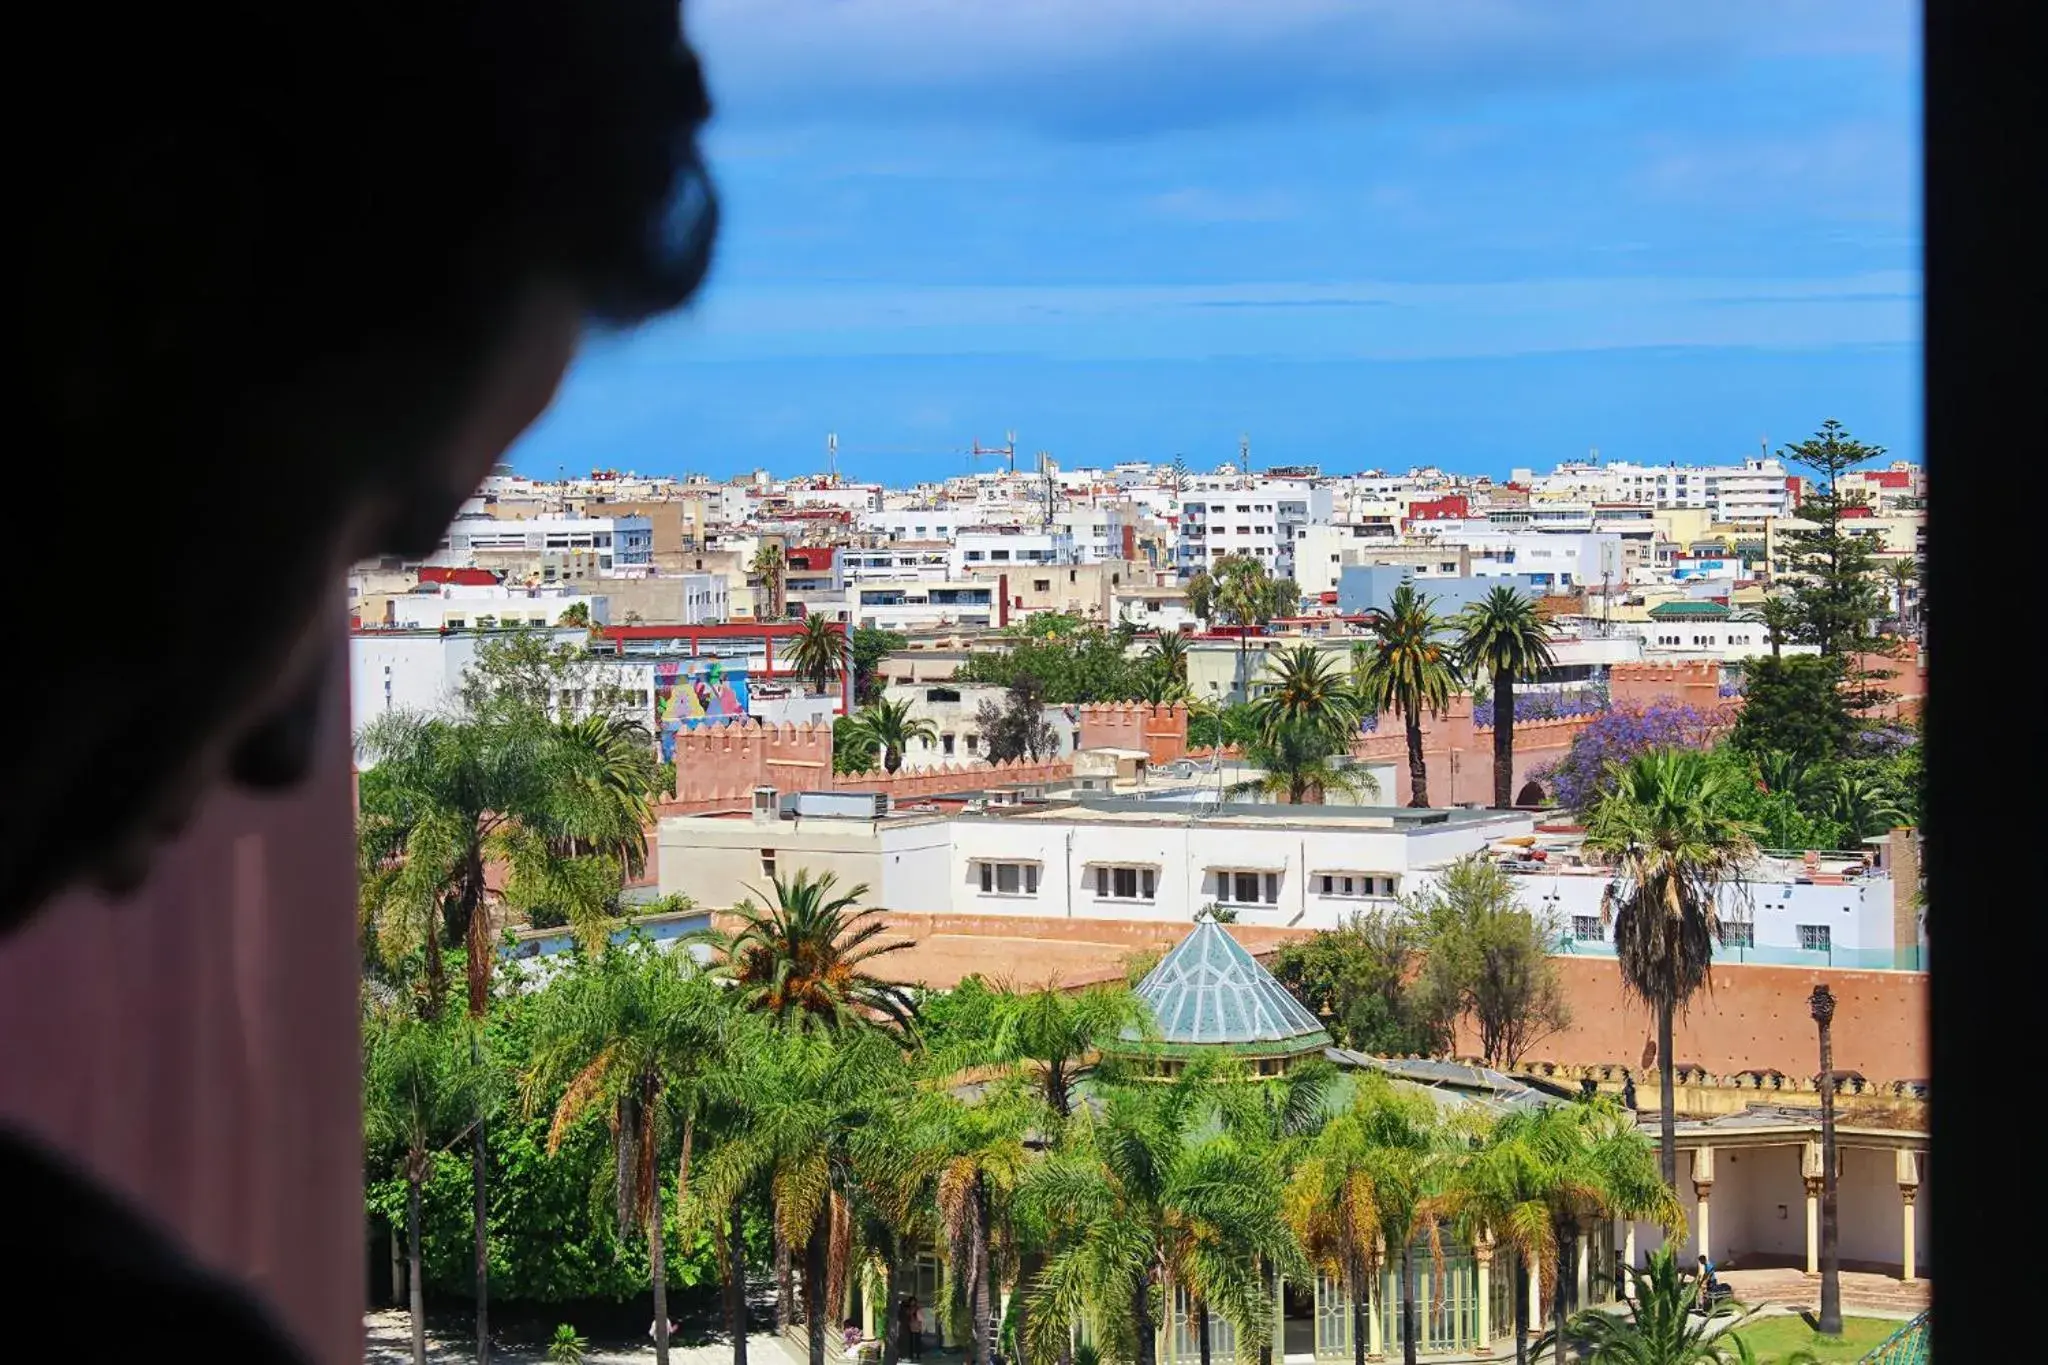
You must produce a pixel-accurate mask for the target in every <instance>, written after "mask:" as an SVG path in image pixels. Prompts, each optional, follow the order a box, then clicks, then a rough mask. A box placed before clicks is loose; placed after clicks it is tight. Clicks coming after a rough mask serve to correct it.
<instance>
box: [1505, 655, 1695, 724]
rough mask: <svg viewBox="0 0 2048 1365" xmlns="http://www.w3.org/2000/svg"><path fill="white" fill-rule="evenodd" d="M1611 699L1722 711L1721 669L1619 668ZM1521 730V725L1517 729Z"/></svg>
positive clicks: (1613, 673) (1611, 673)
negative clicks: (1670, 702) (1668, 702)
mask: <svg viewBox="0 0 2048 1365" xmlns="http://www.w3.org/2000/svg"><path fill="white" fill-rule="evenodd" d="M1607 695H1608V696H1609V697H1610V698H1611V699H1612V700H1613V702H1614V704H1615V705H1616V706H1648V705H1649V704H1650V703H1651V702H1653V701H1657V700H1659V699H1660V698H1667V697H1668V698H1670V699H1672V700H1674V701H1679V702H1683V703H1685V704H1686V705H1688V706H1691V707H1693V708H1695V709H1696V710H1698V711H1699V712H1700V714H1702V715H1711V714H1713V713H1714V712H1716V711H1719V710H1720V709H1721V706H1722V704H1723V698H1722V696H1721V665H1720V664H1718V663H1715V662H1714V661H1713V660H1712V659H1693V660H1688V661H1687V662H1685V663H1675V664H1616V665H1614V667H1612V668H1610V669H1608V670H1607ZM1515 728H1516V729H1517V730H1520V729H1521V727H1520V726H1519V725H1518V726H1516V727H1515Z"/></svg>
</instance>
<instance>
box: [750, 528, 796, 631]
mask: <svg viewBox="0 0 2048 1365" xmlns="http://www.w3.org/2000/svg"><path fill="white" fill-rule="evenodd" d="M747 572H748V573H750V574H752V575H753V576H754V577H756V578H758V579H760V580H761V586H762V587H764V588H766V589H767V590H768V619H769V620H771V621H780V620H781V619H782V618H783V617H785V616H787V615H788V614H789V606H788V603H787V602H786V601H785V600H784V598H783V595H782V587H783V584H784V583H786V582H788V581H789V562H788V560H787V559H785V558H784V556H783V553H782V547H781V546H780V545H777V544H776V543H775V542H774V541H772V540H764V541H762V542H761V544H760V546H759V547H758V548H756V549H755V551H754V558H753V560H752V562H750V563H749V564H748V565H747Z"/></svg>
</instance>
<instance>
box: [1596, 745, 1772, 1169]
mask: <svg viewBox="0 0 2048 1365" xmlns="http://www.w3.org/2000/svg"><path fill="white" fill-rule="evenodd" d="M1741 781H1742V779H1741V778H1740V777H1739V776H1738V775H1736V774H1735V773H1733V772H1732V771H1731V770H1729V769H1728V768H1726V767H1723V766H1717V765H1715V764H1713V763H1712V762H1710V761H1709V760H1708V758H1707V756H1706V755H1705V754H1703V753H1700V752H1699V751H1697V750H1691V749H1652V750H1650V751H1649V752H1647V753H1643V754H1638V755H1637V756H1636V757H1635V758H1634V759H1632V760H1631V761H1630V762H1629V763H1628V765H1627V766H1626V767H1624V768H1622V769H1620V770H1619V772H1618V773H1617V774H1616V780H1615V783H1614V786H1613V788H1612V789H1611V790H1610V791H1608V792H1607V793H1606V794H1605V795H1603V796H1602V797H1601V798H1600V799H1599V801H1598V802H1597V804H1596V805H1595V806H1594V808H1593V811H1592V813H1591V816H1590V817H1589V818H1588V820H1587V825H1586V848H1587V850H1588V851H1589V852H1592V853H1595V854H1598V855H1600V856H1601V857H1603V858H1604V859H1605V860H1606V861H1607V863H1608V865H1609V867H1610V868H1611V869H1612V876H1611V878H1610V880H1609V881H1608V884H1607V888H1606V890H1605V891H1604V892H1603V893H1602V895H1601V899H1600V914H1601V918H1602V919H1603V920H1610V921H1611V922H1612V923H1613V925H1614V952H1615V957H1616V959H1617V960H1618V962H1619V964H1620V967H1621V980H1622V985H1623V987H1624V988H1625V989H1626V990H1627V991H1628V992H1629V993H1630V994H1631V995H1633V996H1635V997H1636V998H1637V999H1638V1000H1640V1001H1642V1002H1643V1003H1644V1004H1645V1005H1647V1006H1648V1007H1649V1008H1650V1009H1651V1010H1652V1011H1653V1012H1654V1013H1655V1014H1656V1016H1657V1082H1658V1093H1659V1098H1660V1103H1661V1106H1662V1109H1663V1114H1662V1120H1663V1128H1662V1147H1661V1149H1660V1155H1661V1156H1662V1158H1663V1164H1664V1181H1665V1183H1666V1184H1667V1185H1669V1186H1671V1188H1673V1189H1677V1188H1678V1150H1677V1135H1676V1122H1677V1120H1676V1117H1675V1114H1674V1112H1673V1108H1672V1104H1673V1099H1672V1080H1671V1067H1672V1059H1671V1021H1672V1015H1673V1014H1674V1013H1675V1012H1676V1011H1678V1010H1680V1009H1683V1008H1684V1007H1685V1005H1686V1002H1688V1001H1689V1000H1691V999H1692V997H1693V994H1694V993H1695V992H1696V991H1698V990H1699V989H1700V987H1702V986H1704V985H1705V984H1707V976H1708V972H1709V970H1710V969H1711V967H1712V964H1713V957H1714V943H1715V941H1716V939H1717V937H1718V935H1719V933H1720V899H1721V896H1722V895H1723V893H1724V892H1726V891H1727V890H1729V889H1730V888H1734V887H1737V886H1739V885H1740V879H1741V872H1742V868H1743V867H1744V866H1745V865H1746V864H1747V863H1748V862H1749V861H1750V860H1751V859H1752V858H1754V857H1755V855H1756V835H1757V832H1758V831H1757V827H1756V826H1754V825H1752V824H1749V823H1748V822H1746V821H1744V820H1741V819H1738V818H1736V817H1735V816H1734V815H1732V814H1730V811H1731V810H1732V809H1734V807H1733V804H1732V803H1733V802H1734V801H1735V800H1736V799H1737V798H1738V797H1739V796H1740V795H1741V791H1740V787H1739V785H1738V784H1739V783H1740V782H1741Z"/></svg>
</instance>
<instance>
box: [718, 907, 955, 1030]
mask: <svg viewBox="0 0 2048 1365" xmlns="http://www.w3.org/2000/svg"><path fill="white" fill-rule="evenodd" d="M768 880H769V887H770V893H769V894H765V895H764V894H763V893H761V892H760V891H756V892H755V893H754V894H755V895H756V896H759V897H760V898H761V903H760V904H758V905H757V904H755V903H754V902H753V901H751V900H746V901H741V902H740V903H739V904H738V905H736V906H734V907H733V915H734V917H735V918H737V919H738V920H739V926H738V927H737V928H736V929H735V930H734V931H733V932H731V933H730V934H713V935H712V936H711V938H712V941H713V943H714V945H715V947H716V949H717V951H718V955H719V961H718V964H717V967H716V971H717V973H718V974H719V975H720V976H721V977H722V978H723V979H725V980H727V981H730V982H731V983H732V984H733V985H734V986H735V987H737V988H738V990H739V992H740V995H741V998H742V999H743V1000H744V1001H745V1002H746V1007H747V1008H748V1009H751V1010H754V1011H756V1012H758V1013H762V1014H767V1015H770V1016H773V1017H774V1018H775V1019H777V1020H779V1021H784V1022H789V1021H794V1022H796V1023H798V1024H804V1025H813V1024H815V1025H820V1026H823V1027H824V1028H827V1029H834V1030H837V1029H845V1028H848V1027H851V1026H857V1025H862V1024H867V1023H873V1022H881V1023H886V1024H889V1025H892V1026H894V1027H896V1028H899V1029H908V1028H909V1027H911V1026H912V1025H913V1024H914V1022H915V1020H916V1007H915V1005H914V1004H913V1003H912V1001H911V997H910V993H909V992H908V991H907V990H905V989H904V988H903V987H902V986H899V985H896V984H894V983H892V982H888V981H884V980H882V979H881V978H880V977H877V976H875V975H874V974H873V972H872V967H873V964H874V963H875V961H876V960H877V959H879V958H881V957H884V956H886V955H888V954H890V953H896V952H901V951H903V950H904V949H905V948H908V947H910V946H911V941H910V940H909V939H896V940H893V941H879V940H881V939H882V935H883V934H885V933H887V932H888V924H887V922H886V921H885V920H883V918H882V912H881V911H880V910H878V909H876V908H874V907H873V906H863V905H861V904H860V902H861V900H862V898H864V897H865V896H866V895H867V894H868V888H867V886H866V885H865V884H861V885H857V886H853V887H851V888H849V889H848V890H847V891H846V892H845V893H844V894H835V892H836V889H837V887H838V884H839V879H838V878H837V877H836V876H834V875H833V874H832V873H830V872H825V873H820V874H819V875H818V876H816V877H812V876H811V874H810V872H809V871H808V870H807V869H798V871H797V872H796V874H795V875H794V876H792V877H789V878H787V879H785V878H783V877H780V876H774V877H770V878H769V879H768Z"/></svg>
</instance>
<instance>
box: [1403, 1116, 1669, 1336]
mask: <svg viewBox="0 0 2048 1365" xmlns="http://www.w3.org/2000/svg"><path fill="white" fill-rule="evenodd" d="M1441 1207H1442V1209H1443V1211H1444V1213H1445V1215H1446V1216H1447V1217H1448V1218H1449V1219H1450V1221H1451V1222H1452V1224H1453V1225H1454V1226H1455V1227H1457V1228H1458V1229H1459V1231H1460V1232H1462V1233H1463V1234H1464V1235H1465V1236H1466V1237H1467V1238H1468V1239H1472V1240H1477V1239H1478V1238H1479V1237H1482V1236H1490V1237H1492V1238H1493V1239H1494V1240H1495V1241H1496V1242H1497V1243H1498V1244H1499V1245H1502V1246H1504V1247H1507V1248H1508V1249H1510V1250H1512V1251H1514V1252H1515V1253H1516V1255H1517V1256H1518V1257H1519V1258H1520V1260H1521V1262H1522V1264H1524V1265H1527V1266H1533V1267H1534V1268H1535V1270H1536V1273H1537V1279H1538V1288H1539V1290H1540V1291H1543V1292H1547V1293H1548V1294H1549V1296H1550V1301H1551V1305H1552V1312H1551V1317H1552V1326H1553V1331H1554V1333H1555V1335H1554V1336H1553V1338H1552V1339H1553V1340H1561V1339H1562V1331H1563V1328H1564V1326H1565V1316H1564V1315H1565V1303H1566V1296H1565V1283H1566V1280H1567V1278H1568V1272H1567V1268H1566V1260H1567V1257H1568V1256H1569V1254H1570V1251H1571V1248H1572V1247H1573V1246H1574V1245H1575V1244H1576V1241H1577V1239H1578V1238H1580V1237H1583V1236H1585V1235H1587V1234H1588V1233H1589V1231H1590V1230H1591V1229H1592V1227H1593V1226H1595V1225H1596V1224H1597V1223H1599V1222H1601V1221H1603V1220H1613V1219H1616V1218H1625V1219H1630V1220H1648V1221H1651V1222H1655V1223H1657V1224H1658V1225H1659V1226H1661V1227H1662V1228H1663V1229H1664V1230H1665V1232H1666V1234H1667V1235H1668V1236H1669V1237H1670V1238H1672V1239H1673V1240H1676V1239H1678V1238H1680V1237H1682V1236H1683V1235H1684V1230H1685V1213H1684V1210H1683V1209H1682V1208H1681V1207H1680V1206H1679V1203H1678V1199H1677V1196H1676V1195H1674V1194H1673V1193H1672V1191H1671V1189H1670V1187H1669V1186H1667V1185H1665V1184H1664V1183H1663V1181H1662V1180H1661V1179H1660V1178H1659V1173H1658V1168H1657V1162H1656V1160H1655V1158H1654V1157H1652V1156H1651V1154H1650V1147H1649V1143H1648V1142H1647V1141H1645V1140H1644V1138H1643V1136H1642V1134H1641V1132H1640V1131H1638V1130H1637V1128H1636V1126H1635V1123H1634V1120H1633V1117H1632V1116H1631V1115H1630V1114H1628V1113H1627V1112H1626V1111H1624V1110H1622V1109H1621V1108H1620V1107H1619V1106H1617V1105H1616V1104H1614V1102H1613V1101H1611V1100H1605V1099H1602V1100H1595V1101H1591V1102H1587V1103H1577V1104H1569V1105H1556V1106H1545V1107H1542V1108H1538V1109H1521V1110H1515V1111H1512V1112H1510V1113H1509V1114H1507V1115H1505V1116H1503V1117H1502V1118H1501V1119H1500V1120H1499V1121H1498V1122H1497V1123H1495V1124H1494V1125H1493V1126H1492V1128H1491V1129H1490V1130H1488V1131H1487V1132H1486V1134H1485V1136H1484V1138H1483V1140H1482V1141H1481V1142H1480V1143H1479V1144H1478V1146H1477V1147H1476V1149H1474V1150H1473V1151H1472V1152H1471V1153H1470V1155H1469V1156H1468V1157H1467V1159H1466V1160H1465V1161H1463V1162H1462V1163H1461V1164H1460V1166H1459V1168H1458V1171H1457V1173H1456V1175H1455V1177H1454V1178H1453V1179H1452V1181H1451V1182H1450V1184H1449V1185H1448V1187H1447V1188H1446V1190H1445V1192H1444V1195H1443V1198H1442V1200H1441ZM1515 1279H1516V1283H1515V1359H1516V1360H1517V1361H1527V1360H1528V1358H1529V1345H1528V1336H1529V1331H1528V1329H1529V1318H1530V1313H1529V1302H1528V1298H1527V1294H1526V1292H1525V1291H1526V1289H1527V1276H1525V1275H1521V1274H1517V1275H1516V1277H1515ZM1539 1353H1540V1346H1539Z"/></svg>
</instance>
